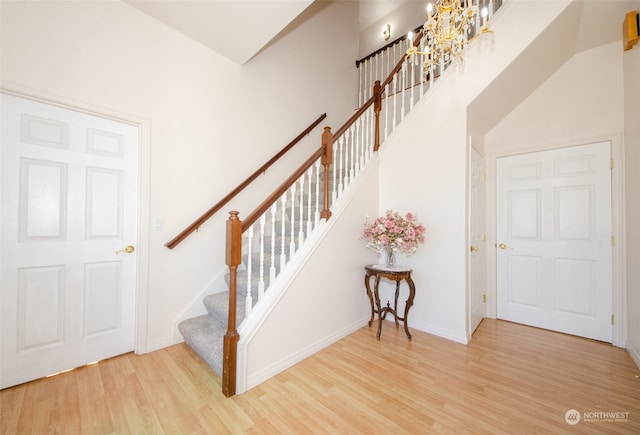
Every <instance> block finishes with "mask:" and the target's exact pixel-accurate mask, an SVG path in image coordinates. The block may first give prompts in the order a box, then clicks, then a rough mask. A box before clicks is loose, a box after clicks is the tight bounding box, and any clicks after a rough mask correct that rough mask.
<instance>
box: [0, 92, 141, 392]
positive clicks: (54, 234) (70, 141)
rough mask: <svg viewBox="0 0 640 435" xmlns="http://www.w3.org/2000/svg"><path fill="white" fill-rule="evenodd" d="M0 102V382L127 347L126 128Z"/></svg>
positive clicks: (40, 106) (130, 258)
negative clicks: (0, 193)
mask: <svg viewBox="0 0 640 435" xmlns="http://www.w3.org/2000/svg"><path fill="white" fill-rule="evenodd" d="M0 98H1V104H2V108H1V110H2V112H1V113H2V136H1V139H2V161H1V163H2V164H1V167H2V229H1V233H2V250H1V253H0V259H1V262H2V276H1V285H2V287H1V303H2V305H1V315H2V319H1V321H0V323H1V327H2V332H1V333H0V336H1V340H2V342H1V343H0V347H1V349H0V350H1V351H2V356H1V357H0V363H1V365H0V387H1V388H5V387H8V386H11V385H16V384H19V383H22V382H26V381H29V380H33V379H36V378H40V377H42V376H46V375H49V374H52V373H56V372H59V371H63V370H66V369H69V368H74V367H77V366H80V365H84V364H87V363H90V362H93V361H96V360H100V359H104V358H108V357H111V356H114V355H118V354H122V353H125V352H129V351H131V350H133V343H134V324H135V322H134V320H135V319H134V317H135V311H134V304H135V292H136V253H127V252H121V253H116V251H119V250H123V249H124V248H125V247H126V246H128V245H131V246H132V247H134V246H135V242H136V237H137V228H136V224H137V202H138V200H137V192H138V172H137V171H138V169H137V168H138V163H137V161H138V128H137V127H135V126H131V125H128V124H122V123H119V122H115V121H112V120H108V119H105V118H100V117H97V116H91V115H88V114H85V113H80V112H76V111H72V110H68V109H63V108H61V107H57V106H53V105H48V104H44V103H40V102H36V101H32V100H29V99H25V98H18V97H15V96H10V95H5V94H0Z"/></svg>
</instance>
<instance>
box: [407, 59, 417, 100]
mask: <svg viewBox="0 0 640 435" xmlns="http://www.w3.org/2000/svg"><path fill="white" fill-rule="evenodd" d="M414 59H415V60H417V59H418V56H415V58H414ZM410 80H411V102H410V104H409V110H413V99H414V93H413V91H414V89H415V87H416V66H415V65H414V64H413V63H412V65H411V79H410Z"/></svg>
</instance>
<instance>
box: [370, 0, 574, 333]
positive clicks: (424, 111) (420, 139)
mask: <svg viewBox="0 0 640 435" xmlns="http://www.w3.org/2000/svg"><path fill="white" fill-rule="evenodd" d="M568 4H569V3H568V2H562V1H555V2H550V3H547V2H545V4H544V5H543V4H541V3H539V2H531V1H520V2H508V3H506V4H505V5H504V6H503V7H502V8H501V9H500V11H499V13H498V14H497V15H496V17H495V20H494V23H493V28H494V30H495V33H496V35H497V36H496V41H495V44H494V45H493V47H492V49H491V50H483V51H482V52H477V51H475V50H472V51H471V52H470V53H469V54H468V56H467V58H466V59H465V61H466V62H465V70H464V72H463V73H459V72H456V71H453V70H452V71H449V72H448V73H446V74H445V75H444V77H443V78H442V79H441V80H440V81H439V82H438V83H437V84H436V86H435V88H434V89H433V90H432V91H430V92H429V94H428V95H426V96H425V97H423V99H422V100H421V101H420V103H419V104H418V106H416V108H414V110H413V111H412V113H411V114H410V116H409V118H407V119H406V120H405V121H404V123H403V125H402V126H401V127H400V128H398V129H396V130H395V131H394V133H393V134H392V135H391V137H390V139H389V140H388V142H387V143H385V144H384V147H383V148H382V151H381V169H380V171H381V177H380V207H379V213H383V212H384V211H385V210H387V209H394V210H397V211H399V212H402V213H406V212H408V211H411V212H414V213H416V214H417V215H418V217H419V219H420V220H421V221H422V222H423V224H424V225H425V226H426V228H427V241H426V244H425V245H424V246H421V247H420V248H418V252H417V254H416V255H415V256H413V257H408V258H402V260H401V261H402V262H403V263H405V264H407V265H410V266H411V267H412V268H413V270H414V274H413V277H414V281H415V283H416V298H415V303H414V307H413V308H412V310H411V312H410V316H409V317H410V321H409V326H410V327H414V328H417V329H420V330H424V331H427V332H430V333H433V334H436V335H440V336H443V337H446V338H449V339H451V340H455V341H458V342H461V343H466V342H467V340H468V336H469V334H470V331H468V330H467V329H468V328H467V303H466V300H467V296H466V295H467V263H466V261H467V252H468V249H469V243H468V240H467V138H468V136H467V135H468V132H467V114H466V111H467V107H468V106H469V105H470V104H471V102H472V101H473V100H474V99H475V98H476V97H477V96H478V95H479V93H480V92H482V90H483V89H485V88H486V87H487V86H488V84H489V83H491V82H493V81H494V80H496V78H497V77H498V76H499V75H500V73H501V72H502V71H503V70H504V69H505V68H506V67H507V66H508V65H509V64H510V63H512V62H513V61H514V59H516V58H517V56H518V55H519V54H520V53H522V52H523V50H524V49H525V48H526V47H527V46H528V45H529V44H530V43H531V42H532V40H533V39H535V38H536V37H537V35H539V34H540V32H541V31H542V30H543V29H545V28H546V27H547V26H548V25H549V24H550V23H551V22H552V21H553V20H554V19H555V18H556V17H557V16H558V15H559V14H561V13H562V12H563V11H564V10H565V9H566V7H567V6H568ZM578 12H579V11H578ZM531 16H535V17H536V19H535V20H531V19H530V17H531ZM514 34H518V35H522V37H519V38H510V37H509V35H514ZM471 77H472V78H473V79H472V80H471V79H470V78H471ZM488 109H489V108H488Z"/></svg>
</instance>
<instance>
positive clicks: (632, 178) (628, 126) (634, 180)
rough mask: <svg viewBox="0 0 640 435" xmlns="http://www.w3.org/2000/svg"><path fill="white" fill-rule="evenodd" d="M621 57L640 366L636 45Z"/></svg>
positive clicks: (630, 273) (631, 326)
mask: <svg viewBox="0 0 640 435" xmlns="http://www.w3.org/2000/svg"><path fill="white" fill-rule="evenodd" d="M630 10H633V9H631V8H630ZM635 10H636V11H640V1H639V2H636V5H635ZM622 59H623V68H624V69H623V73H624V153H625V162H626V172H625V181H626V212H627V213H626V224H627V227H626V228H627V239H626V248H627V292H628V293H627V325H628V326H627V349H628V350H629V353H630V354H631V356H632V357H633V359H634V361H635V363H636V365H637V366H638V367H640V268H638V265H640V228H639V227H638V222H640V174H638V168H639V167H640V123H639V122H638V120H640V45H636V46H635V47H634V48H633V49H631V50H630V51H626V52H624V54H623V55H622Z"/></svg>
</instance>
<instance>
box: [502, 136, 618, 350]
mask: <svg viewBox="0 0 640 435" xmlns="http://www.w3.org/2000/svg"><path fill="white" fill-rule="evenodd" d="M610 161H611V144H610V142H600V143H594V144H590V145H582V146H575V147H568V148H562V149H556V150H551V151H543V152H536V153H530V154H523V155H519V156H512V157H505V158H500V159H497V161H496V206H497V210H496V217H497V224H498V226H497V229H496V236H497V248H498V249H497V317H498V318H501V319H505V320H510V321H515V322H519V323H524V324H528V325H532V326H537V327H542V328H546V329H551V330H555V331H560V332H565V333H569V334H573V335H579V336H583V337H588V338H593V339H597V340H602V341H606V342H611V341H612V326H611V314H612V248H611V243H610V240H611V235H612V218H611V214H612V208H611V168H610Z"/></svg>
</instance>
